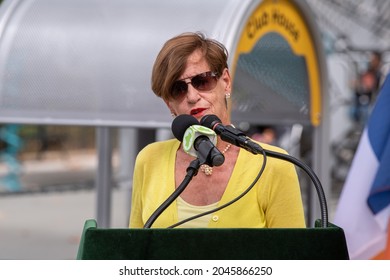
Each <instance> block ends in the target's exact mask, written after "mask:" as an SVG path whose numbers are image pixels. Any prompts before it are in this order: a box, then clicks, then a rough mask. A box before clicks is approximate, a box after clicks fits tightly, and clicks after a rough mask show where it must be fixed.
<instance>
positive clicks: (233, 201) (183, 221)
mask: <svg viewBox="0 0 390 280" xmlns="http://www.w3.org/2000/svg"><path fill="white" fill-rule="evenodd" d="M262 154H263V164H262V166H261V169H260V171H259V173H258V174H257V176H256V178H255V179H254V181H253V182H252V183H251V184H250V186H249V187H248V188H247V189H246V190H245V191H244V192H243V193H241V194H240V195H239V196H237V197H236V198H234V199H232V200H231V201H229V202H227V203H225V204H223V205H221V206H219V207H217V208H215V209H212V210H210V211H206V212H203V213H200V214H198V215H195V216H192V217H189V218H187V219H184V220H182V221H180V222H178V223H176V224H173V225H171V226H169V227H167V228H175V227H177V226H180V225H182V224H184V223H187V222H189V221H192V220H195V219H197V218H200V217H203V216H205V215H208V214H211V213H214V212H217V211H219V210H221V209H223V208H225V207H227V206H229V205H232V204H233V203H235V202H236V201H238V200H239V199H241V198H242V197H243V196H244V195H246V194H247V193H248V192H249V191H250V190H251V189H252V188H253V187H254V186H255V184H256V183H257V181H258V180H259V179H260V177H261V175H262V174H263V172H264V169H265V166H266V165H267V155H266V153H265V151H264V150H262Z"/></svg>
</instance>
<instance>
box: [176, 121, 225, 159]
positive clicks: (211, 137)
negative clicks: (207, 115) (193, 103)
mask: <svg viewBox="0 0 390 280" xmlns="http://www.w3.org/2000/svg"><path fill="white" fill-rule="evenodd" d="M172 133H173V135H174V136H175V137H176V138H177V139H178V140H179V141H181V142H182V145H183V150H184V151H185V152H186V153H187V154H189V155H191V156H194V157H197V158H199V160H200V162H201V164H204V163H205V164H207V165H209V166H220V165H222V164H223V163H224V161H225V157H224V155H223V154H222V153H221V152H220V151H219V150H218V149H217V148H216V147H215V144H216V143H217V136H216V134H215V132H214V131H213V130H211V129H209V128H207V127H204V126H201V125H200V124H199V122H198V120H197V119H196V118H195V117H193V116H191V115H179V116H177V117H176V118H175V119H174V120H173V122H172Z"/></svg>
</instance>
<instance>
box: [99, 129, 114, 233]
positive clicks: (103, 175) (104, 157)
mask: <svg viewBox="0 0 390 280" xmlns="http://www.w3.org/2000/svg"><path fill="white" fill-rule="evenodd" d="M96 140H97V149H98V168H97V174H96V190H97V205H96V207H97V209H96V210H97V219H96V220H97V224H98V226H99V227H100V228H108V227H109V226H110V218H111V185H112V139H111V129H110V128H108V127H98V128H97V130H96Z"/></svg>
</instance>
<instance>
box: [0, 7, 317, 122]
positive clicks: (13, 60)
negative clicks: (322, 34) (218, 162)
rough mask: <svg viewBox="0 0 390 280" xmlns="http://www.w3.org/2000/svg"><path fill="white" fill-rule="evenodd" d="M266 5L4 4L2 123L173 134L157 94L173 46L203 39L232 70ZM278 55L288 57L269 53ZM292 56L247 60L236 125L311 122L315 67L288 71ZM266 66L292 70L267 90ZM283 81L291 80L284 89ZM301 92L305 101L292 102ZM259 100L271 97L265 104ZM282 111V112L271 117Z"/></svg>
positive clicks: (0, 15)
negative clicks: (254, 15) (160, 67)
mask: <svg viewBox="0 0 390 280" xmlns="http://www.w3.org/2000/svg"><path fill="white" fill-rule="evenodd" d="M262 2H263V1H259V0H240V1H236V0H213V1H209V0H197V1H182V0H165V1H156V0H143V1H128V0H111V1H106V0H83V1H79V0H67V1H64V0H29V1H27V0H11V1H4V3H3V4H2V5H1V7H0V61H2V63H1V64H0V110H1V111H2V114H1V115H0V121H1V122H13V123H38V124H76V125H95V126H132V127H168V126H170V122H171V121H172V120H171V117H170V114H169V111H168V109H167V108H166V106H165V104H164V103H163V102H161V100H160V99H159V98H157V97H155V96H154V94H153V93H152V91H151V89H150V76H151V68H152V65H153V62H154V59H155V57H156V55H157V52H158V51H159V50H160V48H161V46H162V45H163V43H164V42H165V41H166V40H167V39H169V38H171V37H172V36H174V35H177V34H180V33H182V32H187V31H201V32H204V33H205V34H206V35H207V36H209V37H212V38H215V39H217V40H219V41H221V42H222V43H224V44H225V46H226V47H227V49H228V51H229V53H230V59H229V64H230V65H232V63H233V61H232V60H233V58H234V56H235V52H236V47H237V42H238V40H239V37H240V34H241V33H242V32H243V31H242V30H243V28H244V25H245V24H246V22H247V19H248V17H249V16H250V13H251V12H252V11H253V10H254V9H255V8H256V7H257V6H258V5H259V4H260V3H262ZM296 2H301V1H296ZM300 5H302V4H300ZM308 18H309V17H308ZM271 37H272V36H270V38H271ZM283 44H285V41H284V40H279V38H278V37H277V36H273V37H272V38H271V39H270V40H269V42H267V41H266V40H263V41H262V42H261V44H260V43H259V44H258V46H256V48H262V50H266V51H268V52H263V53H265V54H266V55H269V56H270V57H271V58H272V57H277V56H278V55H279V53H280V52H278V50H280V49H283V48H285V46H284V45H283ZM270 46H271V47H272V46H278V48H274V51H269V50H270V48H269V47H270ZM275 50H276V51H275ZM288 52H290V53H288ZM291 54H292V52H291V50H287V55H286V54H285V55H284V57H283V59H280V60H274V61H272V60H269V59H268V60H267V57H264V56H263V57H261V56H248V57H247V59H246V60H245V58H243V59H242V60H241V61H239V63H238V64H237V65H239V68H240V69H239V70H240V71H237V73H238V74H237V77H238V78H237V79H236V81H235V84H236V85H237V87H235V89H234V90H235V91H236V90H237V91H239V90H240V89H241V92H242V94H241V95H237V98H236V96H234V95H233V98H236V99H233V100H234V102H235V106H234V107H233V109H232V115H233V119H234V118H235V117H236V118H237V119H239V120H247V121H249V122H261V121H262V122H267V123H270V122H271V123H272V122H275V121H276V122H286V121H287V122H307V121H308V117H307V115H308V106H309V105H308V103H309V102H310V100H309V98H308V96H309V92H308V89H307V83H308V81H307V80H305V76H306V72H305V71H306V68H305V67H304V65H303V64H304V63H302V62H303V61H302V60H301V61H298V63H300V64H301V66H303V68H302V71H301V75H300V76H299V75H296V73H297V72H298V71H297V67H295V66H294V67H290V68H285V67H284V64H285V61H286V60H284V59H285V58H288V57H292V55H291ZM254 57H255V59H254ZM261 59H262V60H263V61H265V63H263V64H261V63H260V65H263V70H264V67H266V69H267V70H266V71H267V72H269V71H268V69H271V67H274V70H275V69H285V71H284V72H280V73H279V70H278V71H277V72H278V73H279V74H278V73H276V75H279V78H276V79H273V82H272V81H271V82H269V83H267V81H270V80H269V77H270V76H269V75H268V76H267V75H265V74H267V73H264V71H263V72H261V71H257V70H256V69H257V68H258V67H259V61H260V60H261ZM260 62H261V61H260ZM234 70H235V69H233V70H232V72H234ZM241 70H243V71H241ZM243 73H244V74H243ZM248 73H252V74H253V75H252V77H250V75H248ZM255 74H256V75H257V76H256V75H255ZM268 74H269V73H268ZM271 74H272V73H271ZM259 75H260V76H261V77H263V79H262V80H261V79H260V80H259V79H258V77H259ZM281 75H282V77H283V78H284V79H287V80H286V81H284V82H282V81H281V80H280V77H281ZM264 77H265V78H264ZM254 82H255V83H254ZM283 83H285V85H284V86H283V85H282V84H283ZM291 83H294V85H291ZM305 83H306V84H305ZM243 84H245V85H244V88H243ZM302 85H304V88H302ZM305 86H306V88H305ZM247 87H252V89H249V90H248V89H247ZM294 88H295V92H292V93H291V94H290V95H288V94H287V95H286V94H285V91H286V89H289V90H291V89H294ZM259 92H262V93H263V92H264V93H267V92H268V94H262V95H260V96H259V94H258V93H259ZM283 95H285V96H283ZM275 102H276V103H277V104H279V106H277V107H274V108H273V109H272V110H270V106H269V105H270V104H275Z"/></svg>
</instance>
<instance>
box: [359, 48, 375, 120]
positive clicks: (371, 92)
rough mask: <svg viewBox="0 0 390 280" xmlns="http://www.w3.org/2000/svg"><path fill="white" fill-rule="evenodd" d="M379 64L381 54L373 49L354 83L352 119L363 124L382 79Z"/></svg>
mask: <svg viewBox="0 0 390 280" xmlns="http://www.w3.org/2000/svg"><path fill="white" fill-rule="evenodd" d="M381 65H382V55H381V53H380V52H377V51H374V52H372V54H371V59H370V62H369V65H368V68H367V70H366V71H364V72H363V73H361V74H360V75H359V79H358V81H357V83H356V85H355V114H354V120H355V122H356V123H357V124H360V125H363V126H364V124H365V123H366V121H367V119H368V116H369V114H370V111H371V108H372V106H373V105H374V103H375V100H376V95H377V93H378V91H379V87H380V83H381V79H382V72H381Z"/></svg>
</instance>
